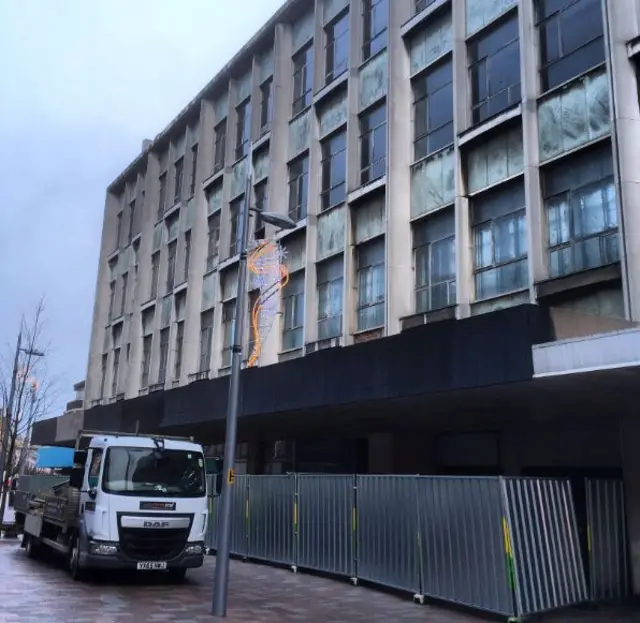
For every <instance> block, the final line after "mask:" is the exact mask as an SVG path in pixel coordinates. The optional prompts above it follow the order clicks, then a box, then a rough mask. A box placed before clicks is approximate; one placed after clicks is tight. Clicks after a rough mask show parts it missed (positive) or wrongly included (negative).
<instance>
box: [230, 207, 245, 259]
mask: <svg viewBox="0 0 640 623" xmlns="http://www.w3.org/2000/svg"><path fill="white" fill-rule="evenodd" d="M243 209H244V197H241V198H240V199H236V200H235V201H232V202H231V205H230V213H231V227H230V231H229V257H233V256H234V255H235V254H236V253H238V252H239V251H240V237H241V236H242V223H239V222H238V220H239V219H240V218H242V211H243Z"/></svg>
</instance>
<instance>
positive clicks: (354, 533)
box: [351, 474, 358, 586]
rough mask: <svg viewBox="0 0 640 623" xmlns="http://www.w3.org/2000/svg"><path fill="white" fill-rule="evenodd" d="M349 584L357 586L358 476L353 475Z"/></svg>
mask: <svg viewBox="0 0 640 623" xmlns="http://www.w3.org/2000/svg"><path fill="white" fill-rule="evenodd" d="M351 551H352V558H351V583H352V584H353V585H354V586H357V584H358V475H357V474H354V475H353V495H352V497H351Z"/></svg>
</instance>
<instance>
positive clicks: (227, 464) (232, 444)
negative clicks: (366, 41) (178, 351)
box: [212, 149, 296, 617]
mask: <svg viewBox="0 0 640 623" xmlns="http://www.w3.org/2000/svg"><path fill="white" fill-rule="evenodd" d="M247 163H248V164H247V167H248V170H247V183H246V188H245V196H244V201H243V203H242V213H241V214H239V215H238V221H239V224H240V227H241V228H242V229H241V232H240V264H239V266H238V287H237V298H236V309H235V312H234V319H233V345H232V347H231V376H230V378H229V399H228V401H227V430H226V435H225V442H224V467H223V470H224V474H223V480H222V491H221V494H220V523H219V532H218V550H217V552H216V569H215V575H214V579H213V605H212V614H213V616H215V617H226V616H227V594H228V590H229V557H230V553H231V552H230V548H231V543H230V541H231V511H232V509H233V497H232V487H233V484H234V480H235V476H234V468H235V462H236V444H237V429H238V414H239V412H240V372H241V370H242V348H243V344H244V314H245V308H246V306H247V256H248V247H249V213H250V212H252V211H253V212H257V213H259V214H260V217H261V218H262V220H263V221H264V222H265V223H269V224H270V225H274V226H275V227H278V228H280V229H293V228H294V227H295V226H296V223H295V222H294V221H292V220H291V219H290V218H289V217H288V216H285V215H283V214H277V213H275V212H262V211H260V210H257V209H256V208H252V207H250V200H251V190H252V183H253V182H252V178H253V165H252V162H251V149H249V156H247Z"/></svg>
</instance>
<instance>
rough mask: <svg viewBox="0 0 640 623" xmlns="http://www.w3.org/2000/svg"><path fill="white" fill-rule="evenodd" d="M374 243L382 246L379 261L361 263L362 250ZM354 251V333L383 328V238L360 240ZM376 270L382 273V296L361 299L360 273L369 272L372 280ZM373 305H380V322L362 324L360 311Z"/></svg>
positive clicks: (384, 271) (384, 266)
mask: <svg viewBox="0 0 640 623" xmlns="http://www.w3.org/2000/svg"><path fill="white" fill-rule="evenodd" d="M375 245H381V246H382V258H381V259H380V260H379V261H377V262H376V263H374V264H371V263H368V264H366V265H362V263H361V255H362V253H363V251H364V250H366V249H371V248H373V247H374V246H375ZM355 251H356V261H355V268H356V287H357V297H356V333H362V332H366V331H375V330H376V329H382V328H384V326H385V322H386V310H385V306H386V288H387V284H386V280H387V276H386V249H385V238H384V236H378V237H377V238H373V239H372V240H367V241H366V242H362V243H361V244H359V245H357V246H356V249H355ZM378 272H381V273H382V280H383V286H382V298H378V299H377V300H375V301H369V300H364V299H363V293H362V287H361V286H362V275H363V274H364V273H370V274H371V280H372V282H373V281H374V280H375V278H376V274H377V273H378ZM375 307H382V322H381V323H378V324H374V325H371V326H364V325H363V324H362V323H361V320H362V319H363V317H362V316H361V313H362V312H363V311H364V310H368V309H373V308H375Z"/></svg>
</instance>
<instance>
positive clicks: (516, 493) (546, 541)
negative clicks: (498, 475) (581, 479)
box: [502, 478, 588, 616]
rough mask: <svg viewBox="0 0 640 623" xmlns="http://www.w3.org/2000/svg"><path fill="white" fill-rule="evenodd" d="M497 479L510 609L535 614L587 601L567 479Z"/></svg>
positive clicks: (518, 612) (569, 486)
mask: <svg viewBox="0 0 640 623" xmlns="http://www.w3.org/2000/svg"><path fill="white" fill-rule="evenodd" d="M502 485H503V496H504V507H505V511H506V521H505V529H506V530H507V532H506V541H507V542H508V543H509V544H510V547H509V549H510V550H511V551H512V557H513V565H514V579H515V587H514V588H515V600H516V614H517V615H519V616H526V615H530V614H537V613H542V612H546V611H549V610H554V609H557V608H563V607H566V606H570V605H574V604H578V603H582V602H585V601H587V599H588V596H587V587H586V579H585V573H584V566H583V561H582V555H581V551H580V543H579V539H578V530H577V525H576V515H575V508H574V504H573V495H572V492H571V485H570V483H569V481H568V480H552V479H543V478H502Z"/></svg>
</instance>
